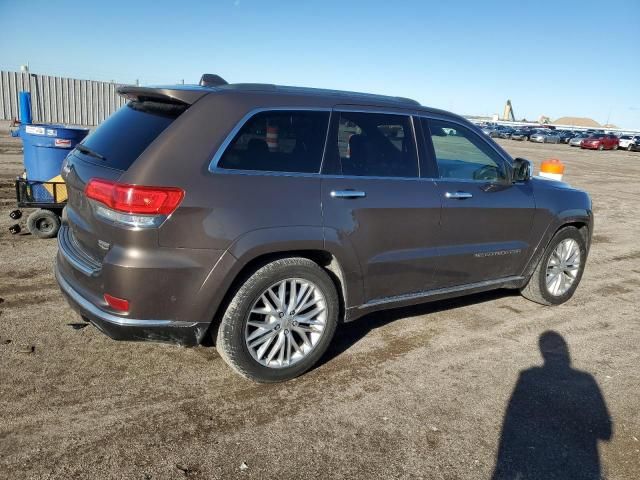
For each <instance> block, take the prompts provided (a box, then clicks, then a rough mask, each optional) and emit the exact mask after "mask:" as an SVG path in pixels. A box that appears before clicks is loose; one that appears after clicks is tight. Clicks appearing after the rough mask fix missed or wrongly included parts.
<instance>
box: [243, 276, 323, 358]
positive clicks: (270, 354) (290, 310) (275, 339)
mask: <svg viewBox="0 0 640 480" xmlns="http://www.w3.org/2000/svg"><path fill="white" fill-rule="evenodd" d="M326 325H327V302H326V299H325V296H324V294H323V293H322V291H321V290H320V289H319V288H318V286H317V285H315V284H314V283H313V282H310V281H309V280H305V279H302V278H287V279H285V280H282V281H280V282H278V283H276V284H274V285H271V286H270V287H269V288H267V289H266V290H265V291H264V292H262V294H261V295H260V296H259V297H258V299H257V300H256V301H255V302H254V304H253V306H252V307H251V310H250V312H249V314H248V316H247V318H246V322H245V336H244V338H245V344H246V346H247V349H248V350H249V353H250V354H251V356H252V357H253V359H254V360H256V361H257V362H258V363H260V364H261V365H263V366H265V367H269V368H284V367H289V366H291V365H294V364H295V363H297V362H299V361H300V360H302V359H303V358H305V357H306V356H307V355H309V353H310V352H311V351H312V350H313V349H314V348H315V347H316V346H317V344H318V342H319V341H320V339H321V338H322V336H323V334H324V331H325V327H326Z"/></svg>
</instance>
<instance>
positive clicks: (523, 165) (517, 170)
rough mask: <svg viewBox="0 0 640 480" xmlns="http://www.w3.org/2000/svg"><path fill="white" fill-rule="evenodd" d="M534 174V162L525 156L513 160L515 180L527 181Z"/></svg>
mask: <svg viewBox="0 0 640 480" xmlns="http://www.w3.org/2000/svg"><path fill="white" fill-rule="evenodd" d="M532 175H533V163H531V162H530V161H529V160H527V159H525V158H516V159H515V160H514V161H513V181H514V182H526V181H527V180H529V179H530V178H531V176H532Z"/></svg>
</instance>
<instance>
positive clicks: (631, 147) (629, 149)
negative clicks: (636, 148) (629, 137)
mask: <svg viewBox="0 0 640 480" xmlns="http://www.w3.org/2000/svg"><path fill="white" fill-rule="evenodd" d="M627 151H628V152H631V151H633V145H631V144H629V145H628V146H627Z"/></svg>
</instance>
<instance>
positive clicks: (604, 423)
mask: <svg viewBox="0 0 640 480" xmlns="http://www.w3.org/2000/svg"><path fill="white" fill-rule="evenodd" d="M539 345H540V352H541V353H542V357H543V358H544V365H543V366H541V367H532V368H529V369H527V370H524V371H522V372H521V373H520V377H519V378H518V383H517V384H516V387H515V389H514V390H513V394H512V395H511V399H510V400H509V405H508V407H507V411H506V413H505V416H504V423H503V426H502V436H501V438H500V447H499V449H498V455H497V460H496V467H495V470H494V473H493V479H494V480H506V479H510V480H511V479H513V480H516V479H517V480H529V479H545V480H551V479H563V480H565V479H575V480H577V479H589V480H591V479H593V480H597V479H600V478H601V469H600V457H599V455H598V441H599V440H609V439H611V437H612V422H611V418H610V417H609V412H608V410H607V406H606V404H605V401H604V398H603V397H602V393H601V392H600V388H599V387H598V384H597V382H596V380H595V379H594V378H593V377H592V376H591V375H590V374H588V373H586V372H581V371H579V370H574V369H573V368H571V358H570V356H569V348H568V346H567V343H566V342H565V340H564V338H563V337H562V336H561V335H560V334H558V333H557V332H553V331H547V332H544V333H543V334H542V335H540V339H539Z"/></svg>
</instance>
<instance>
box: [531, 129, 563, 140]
mask: <svg viewBox="0 0 640 480" xmlns="http://www.w3.org/2000/svg"><path fill="white" fill-rule="evenodd" d="M529 140H530V141H532V142H536V143H560V136H559V135H558V134H557V133H555V132H554V131H552V130H549V131H543V130H540V131H538V132H536V133H534V134H533V135H531V137H529Z"/></svg>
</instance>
